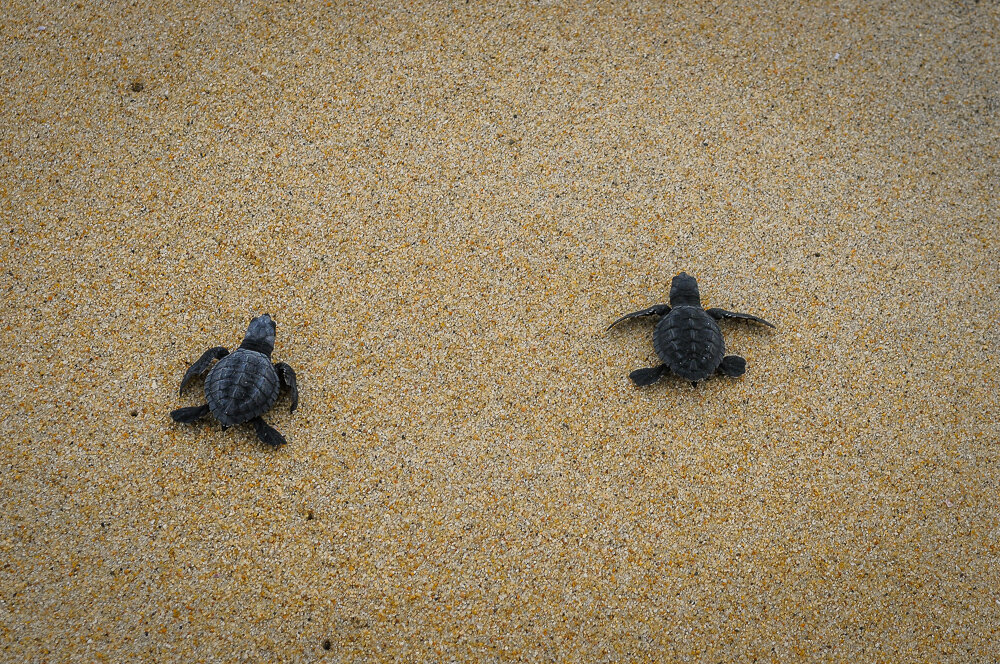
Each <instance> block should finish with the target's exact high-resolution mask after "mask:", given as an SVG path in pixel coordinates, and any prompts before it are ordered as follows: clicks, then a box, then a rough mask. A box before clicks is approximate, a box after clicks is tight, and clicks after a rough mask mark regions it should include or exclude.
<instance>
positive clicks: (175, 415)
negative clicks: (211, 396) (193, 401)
mask: <svg viewBox="0 0 1000 664" xmlns="http://www.w3.org/2000/svg"><path fill="white" fill-rule="evenodd" d="M208 411H209V408H208V404H205V405H203V406H191V407H190V408H178V409H177V410H173V411H170V418H171V419H172V420H173V421H174V422H181V423H183V424H191V423H192V422H197V421H198V420H200V419H201V418H203V417H205V416H206V415H208Z"/></svg>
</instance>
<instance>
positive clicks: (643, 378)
mask: <svg viewBox="0 0 1000 664" xmlns="http://www.w3.org/2000/svg"><path fill="white" fill-rule="evenodd" d="M666 371H667V365H665V364H661V365H660V366H658V367H650V368H649V369H636V370H635V371H633V372H632V373H630V374H629V375H628V377H629V378H631V379H632V382H633V383H635V384H636V385H638V386H639V387H645V386H646V385H652V384H653V383H655V382H656V381H658V380H660V377H662V376H663V374H664V373H666Z"/></svg>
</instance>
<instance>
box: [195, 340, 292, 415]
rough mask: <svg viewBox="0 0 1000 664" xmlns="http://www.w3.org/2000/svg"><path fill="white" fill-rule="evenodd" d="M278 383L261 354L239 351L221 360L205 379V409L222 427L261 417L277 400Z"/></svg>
mask: <svg viewBox="0 0 1000 664" xmlns="http://www.w3.org/2000/svg"><path fill="white" fill-rule="evenodd" d="M280 392H281V381H280V379H279V378H278V372H277V371H275V370H274V366H273V365H272V364H271V360H269V359H268V357H267V356H266V355H264V354H263V353H259V352H257V351H255V350H247V349H246V348H240V349H239V350H237V351H236V352H235V353H233V354H232V355H227V356H226V357H224V358H222V360H220V361H219V363H218V364H216V365H215V366H214V367H212V370H211V371H209V372H208V376H207V377H206V378H205V398H206V399H207V400H208V407H209V409H211V411H212V415H215V419H217V420H219V422H221V423H222V425H223V426H227V427H231V426H233V425H236V424H243V423H244V422H249V421H250V420H252V419H253V418H255V417H260V416H261V415H263V414H264V413H266V412H267V411H269V410H271V406H273V405H274V402H275V401H277V400H278V394H279V393H280Z"/></svg>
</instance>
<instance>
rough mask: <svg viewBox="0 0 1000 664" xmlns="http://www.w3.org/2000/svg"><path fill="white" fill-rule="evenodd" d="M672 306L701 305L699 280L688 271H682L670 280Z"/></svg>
mask: <svg viewBox="0 0 1000 664" xmlns="http://www.w3.org/2000/svg"><path fill="white" fill-rule="evenodd" d="M670 306H671V307H683V306H689V307H700V306H701V295H700V294H699V293H698V282H697V281H696V280H695V278H694V277H692V276H691V275H690V274H688V273H687V272H681V273H680V274H678V275H677V276H676V277H674V280H673V281H671V282H670Z"/></svg>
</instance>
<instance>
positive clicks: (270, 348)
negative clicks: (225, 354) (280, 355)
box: [240, 314, 275, 357]
mask: <svg viewBox="0 0 1000 664" xmlns="http://www.w3.org/2000/svg"><path fill="white" fill-rule="evenodd" d="M274 329H275V328H274V321H273V320H272V319H271V316H270V315H269V314H264V315H263V316H257V317H256V318H254V319H253V320H252V321H250V325H249V327H247V333H246V336H244V337H243V343H241V344H240V348H246V349H248V350H255V351H257V352H258V353H264V355H267V356H268V357H270V355H271V353H272V352H274Z"/></svg>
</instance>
